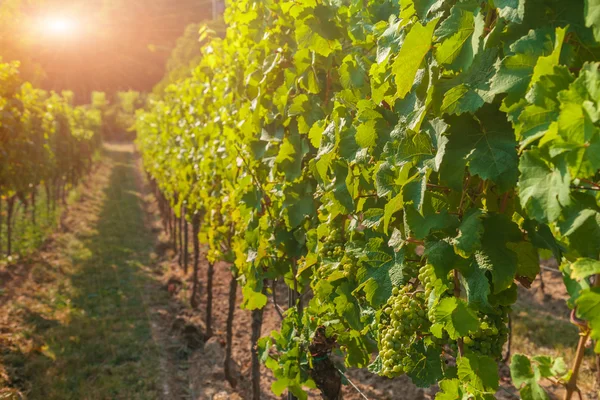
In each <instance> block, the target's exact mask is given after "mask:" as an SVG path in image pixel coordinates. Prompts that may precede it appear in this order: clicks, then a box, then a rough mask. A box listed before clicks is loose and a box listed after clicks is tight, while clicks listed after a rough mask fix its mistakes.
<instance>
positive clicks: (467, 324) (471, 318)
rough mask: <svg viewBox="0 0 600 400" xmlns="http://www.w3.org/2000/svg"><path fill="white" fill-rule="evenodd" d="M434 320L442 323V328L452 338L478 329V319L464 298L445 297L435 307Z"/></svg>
mask: <svg viewBox="0 0 600 400" xmlns="http://www.w3.org/2000/svg"><path fill="white" fill-rule="evenodd" d="M435 318H436V321H438V322H439V323H441V324H443V325H444V329H445V330H446V331H447V332H448V335H449V336H450V338H451V339H452V340H456V339H458V338H459V337H463V336H466V335H468V334H469V333H471V332H475V331H476V330H477V329H479V320H478V319H477V316H476V315H475V313H474V312H473V311H472V310H471V309H470V308H469V307H468V306H467V305H466V303H465V302H464V300H461V299H457V298H456V297H445V298H443V299H442V300H441V301H440V303H439V304H438V305H437V307H436V308H435Z"/></svg>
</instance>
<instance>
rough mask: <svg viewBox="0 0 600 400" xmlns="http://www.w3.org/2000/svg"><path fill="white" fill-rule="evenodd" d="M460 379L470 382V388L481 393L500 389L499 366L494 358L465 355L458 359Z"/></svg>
mask: <svg viewBox="0 0 600 400" xmlns="http://www.w3.org/2000/svg"><path fill="white" fill-rule="evenodd" d="M456 364H457V367H458V378H459V379H460V380H461V381H463V382H465V381H466V382H469V386H470V387H472V388H474V389H476V390H479V391H491V390H494V391H495V390H497V389H498V386H499V385H498V380H499V378H498V365H497V364H496V361H494V359H493V358H492V357H488V356H480V355H477V354H465V355H464V356H462V357H458V359H457V361H456Z"/></svg>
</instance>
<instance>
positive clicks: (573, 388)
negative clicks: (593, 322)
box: [565, 274, 600, 400]
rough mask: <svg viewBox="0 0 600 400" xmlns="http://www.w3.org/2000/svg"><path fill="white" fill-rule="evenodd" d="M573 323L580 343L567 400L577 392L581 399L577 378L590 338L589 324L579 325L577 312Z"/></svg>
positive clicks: (597, 281) (597, 280) (598, 281)
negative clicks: (578, 331)
mask: <svg viewBox="0 0 600 400" xmlns="http://www.w3.org/2000/svg"><path fill="white" fill-rule="evenodd" d="M598 286H600V274H596V275H595V278H594V285H593V287H598ZM573 311H575V310H573ZM573 320H575V321H573ZM571 322H574V323H576V325H577V326H578V327H579V330H580V333H579V343H577V352H576V353H575V361H573V370H572V371H573V372H572V373H571V377H570V378H569V381H568V382H567V383H566V384H565V388H566V389H567V393H565V400H571V399H572V398H573V393H575V392H577V393H578V394H579V398H581V391H580V390H579V388H578V387H577V378H578V376H579V368H580V367H581V363H582V362H583V356H584V355H585V344H586V343H587V341H588V339H589V337H590V329H589V327H588V326H587V324H585V325H583V324H580V323H578V322H579V320H578V319H577V318H576V315H575V312H572V313H571Z"/></svg>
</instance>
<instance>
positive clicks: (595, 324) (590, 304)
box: [575, 288, 600, 340]
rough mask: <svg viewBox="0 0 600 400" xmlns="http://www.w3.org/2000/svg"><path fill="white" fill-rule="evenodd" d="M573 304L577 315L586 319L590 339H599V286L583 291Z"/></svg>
mask: <svg viewBox="0 0 600 400" xmlns="http://www.w3.org/2000/svg"><path fill="white" fill-rule="evenodd" d="M575 304H577V316H578V317H579V318H581V319H584V320H586V321H588V324H589V326H590V329H591V330H592V333H591V337H592V339H595V340H600V288H592V289H588V290H585V291H583V292H582V293H581V295H580V296H579V298H578V299H577V300H576V301H575Z"/></svg>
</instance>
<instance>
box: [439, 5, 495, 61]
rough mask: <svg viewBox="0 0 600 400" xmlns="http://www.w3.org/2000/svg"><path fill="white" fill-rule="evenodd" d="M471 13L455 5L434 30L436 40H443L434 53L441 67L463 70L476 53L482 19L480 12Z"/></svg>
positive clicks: (481, 30) (471, 11)
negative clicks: (446, 66)
mask: <svg viewBox="0 0 600 400" xmlns="http://www.w3.org/2000/svg"><path fill="white" fill-rule="evenodd" d="M473 11H474V10H473V9H466V7H465V6H463V5H460V4H459V5H455V6H454V7H452V10H451V13H450V16H449V17H448V18H446V19H445V20H444V21H443V22H442V23H441V24H440V27H439V28H438V29H437V30H436V36H437V37H438V38H445V40H444V41H443V42H442V43H441V45H440V46H438V47H437V49H436V51H435V57H436V60H437V61H438V63H440V64H441V65H448V66H449V68H450V69H453V70H459V69H463V70H464V69H467V68H468V67H469V65H470V64H471V61H472V60H473V57H474V56H475V55H476V54H477V53H478V51H479V47H480V39H481V35H482V34H483V28H484V19H483V15H482V14H481V12H476V13H474V12H473ZM448 35H450V36H449V37H448Z"/></svg>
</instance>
